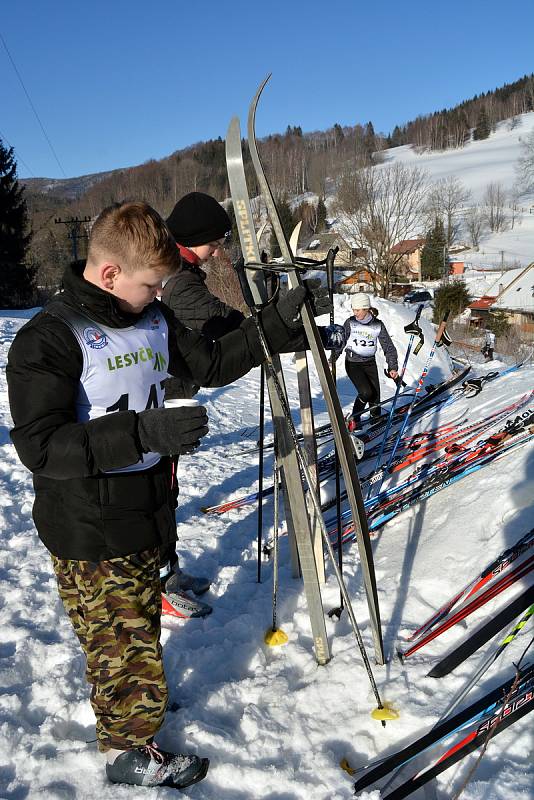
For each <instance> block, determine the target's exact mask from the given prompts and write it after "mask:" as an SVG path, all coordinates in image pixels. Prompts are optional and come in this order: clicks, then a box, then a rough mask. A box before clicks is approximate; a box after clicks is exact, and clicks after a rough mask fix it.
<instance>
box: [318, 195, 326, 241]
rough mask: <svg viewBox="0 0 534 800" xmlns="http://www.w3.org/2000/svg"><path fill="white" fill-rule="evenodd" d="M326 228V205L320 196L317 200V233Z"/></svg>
mask: <svg viewBox="0 0 534 800" xmlns="http://www.w3.org/2000/svg"><path fill="white" fill-rule="evenodd" d="M325 228H326V206H325V204H324V200H323V198H322V197H319V200H318V201H317V233H321V232H322V231H324V230H325Z"/></svg>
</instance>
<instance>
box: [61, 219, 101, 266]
mask: <svg viewBox="0 0 534 800" xmlns="http://www.w3.org/2000/svg"><path fill="white" fill-rule="evenodd" d="M91 219H92V218H91V217H83V219H80V218H79V217H71V218H70V219H61V217H58V218H57V219H54V222H55V223H56V225H66V226H67V236H68V237H69V239H70V240H71V243H72V259H73V261H78V239H88V238H89V237H88V235H87V231H86V230H85V229H84V230H83V233H81V231H82V226H83V225H85V224H86V223H87V222H91Z"/></svg>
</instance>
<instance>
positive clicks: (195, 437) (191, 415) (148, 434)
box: [137, 406, 208, 456]
mask: <svg viewBox="0 0 534 800" xmlns="http://www.w3.org/2000/svg"><path fill="white" fill-rule="evenodd" d="M207 432H208V416H207V414H206V409H205V408H204V406H182V407H178V408H150V409H149V410H148V411H141V412H140V413H139V414H138V415H137V433H138V436H139V441H140V442H141V448H142V450H143V453H150V452H152V453H160V455H162V456H177V455H180V454H182V453H192V452H193V450H195V449H196V448H197V447H198V446H199V444H200V439H201V437H202V436H205V435H206V434H207Z"/></svg>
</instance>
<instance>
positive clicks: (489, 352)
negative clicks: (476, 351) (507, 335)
mask: <svg viewBox="0 0 534 800" xmlns="http://www.w3.org/2000/svg"><path fill="white" fill-rule="evenodd" d="M494 349H495V334H494V333H493V331H490V330H489V328H486V330H485V331H484V346H483V347H482V354H483V356H484V358H485V360H486V361H493V351H494Z"/></svg>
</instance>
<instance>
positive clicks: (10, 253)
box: [0, 140, 36, 308]
mask: <svg viewBox="0 0 534 800" xmlns="http://www.w3.org/2000/svg"><path fill="white" fill-rule="evenodd" d="M27 228H28V211H27V208H26V200H25V199H24V188H23V187H22V186H20V185H19V182H18V180H17V164H16V161H15V157H14V152H13V148H12V147H10V148H6V147H4V145H3V144H2V141H1V140H0V297H1V298H2V300H1V303H2V306H3V307H4V308H23V307H27V306H29V305H31V304H32V302H33V299H34V293H35V287H34V281H35V272H36V270H35V268H33V267H30V266H28V265H27V264H26V263H25V259H26V251H27V249H28V245H29V243H30V239H31V235H30V234H29V233H27Z"/></svg>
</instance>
